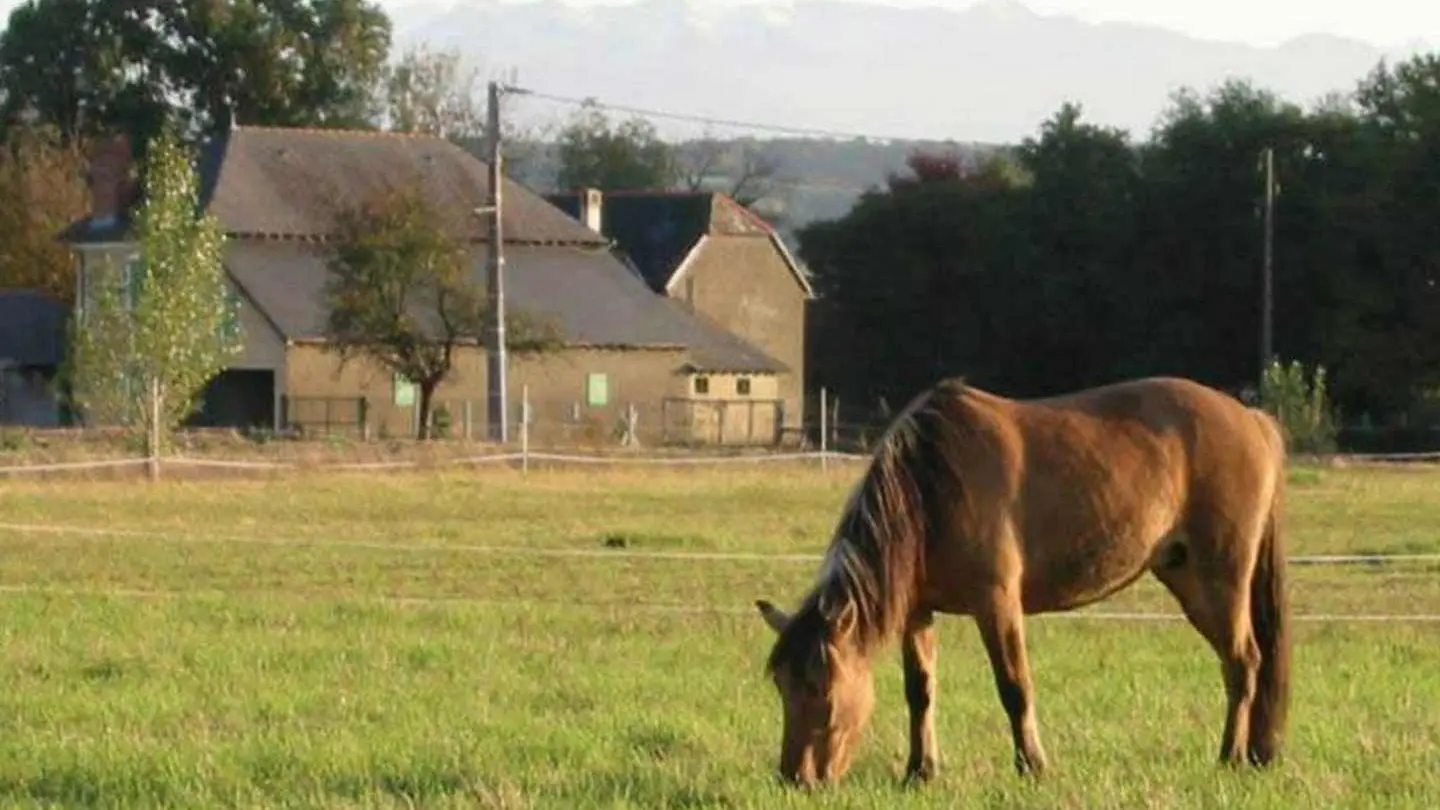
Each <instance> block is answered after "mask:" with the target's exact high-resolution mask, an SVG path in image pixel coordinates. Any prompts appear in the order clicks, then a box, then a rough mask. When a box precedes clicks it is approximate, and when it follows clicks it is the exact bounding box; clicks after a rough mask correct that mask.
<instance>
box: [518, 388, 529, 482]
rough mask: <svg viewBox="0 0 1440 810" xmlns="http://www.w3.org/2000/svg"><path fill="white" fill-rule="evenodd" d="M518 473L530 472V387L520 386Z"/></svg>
mask: <svg viewBox="0 0 1440 810" xmlns="http://www.w3.org/2000/svg"><path fill="white" fill-rule="evenodd" d="M520 471H521V472H522V473H528V472H530V386H529V385H522V386H520Z"/></svg>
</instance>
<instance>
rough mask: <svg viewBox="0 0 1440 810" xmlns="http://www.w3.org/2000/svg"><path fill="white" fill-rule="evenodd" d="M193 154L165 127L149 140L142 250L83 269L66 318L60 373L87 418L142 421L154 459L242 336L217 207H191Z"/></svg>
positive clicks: (139, 218) (139, 230) (140, 222)
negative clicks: (68, 334)
mask: <svg viewBox="0 0 1440 810" xmlns="http://www.w3.org/2000/svg"><path fill="white" fill-rule="evenodd" d="M191 159H192V155H191V154H189V153H188V151H187V150H186V149H185V148H184V147H183V146H182V145H181V143H180V140H179V138H178V136H177V135H176V134H175V133H174V132H173V131H172V130H170V129H166V130H163V131H162V133H161V135H160V136H159V137H158V138H157V139H156V141H155V142H154V143H152V144H151V145H150V149H149V152H148V157H147V159H146V162H145V173H144V174H145V179H144V201H143V202H142V203H141V205H140V207H139V209H138V211H137V213H136V218H135V240H136V245H137V248H138V256H137V258H136V260H135V261H133V262H130V263H128V264H126V265H125V266H124V267H120V268H117V267H114V266H113V265H112V266H109V267H101V268H95V270H96V271H97V272H94V273H91V272H89V271H88V270H87V273H86V286H87V287H88V288H89V289H88V290H87V295H86V300H85V301H84V302H83V304H82V307H81V315H80V318H79V319H78V321H77V322H76V323H75V324H73V325H72V335H73V343H72V351H71V357H70V358H69V363H70V369H69V370H68V372H67V375H66V376H67V377H68V378H69V379H70V380H71V384H72V390H73V392H74V396H75V399H76V403H77V404H78V405H79V406H80V408H81V409H82V410H83V411H84V412H85V413H86V415H87V417H88V419H89V420H91V421H95V422H101V423H120V424H123V425H127V426H140V427H144V428H145V430H146V435H147V437H149V451H150V452H149V454H150V457H151V458H152V459H155V458H159V457H160V455H161V454H162V452H163V445H164V442H165V439H166V437H167V435H168V434H169V433H171V432H172V431H173V430H175V429H176V428H178V427H179V426H180V424H181V423H182V422H183V421H184V420H185V419H186V418H187V417H188V416H189V415H190V414H192V413H194V412H195V411H196V409H197V407H198V406H199V400H200V395H201V393H202V392H203V390H204V388H205V386H206V384H207V383H208V382H209V381H210V380H211V379H212V378H213V377H214V376H215V375H216V374H218V373H219V372H220V371H222V370H223V369H224V368H225V366H226V364H227V362H228V361H229V360H230V359H231V358H233V357H234V356H236V354H238V352H239V350H240V348H241V346H242V342H243V337H244V336H243V334H242V333H241V330H240V326H239V320H238V311H237V306H238V304H237V301H236V299H235V298H234V297H233V296H232V294H231V292H230V288H229V286H228V284H227V282H226V277H225V270H224V266H223V264H222V262H223V258H224V250H225V236H224V233H223V231H222V230H221V227H220V223H219V221H218V220H217V219H216V218H215V217H214V216H213V215H211V214H208V213H197V209H198V205H199V178H198V176H197V174H196V172H195V170H194V168H193V166H192V165H191Z"/></svg>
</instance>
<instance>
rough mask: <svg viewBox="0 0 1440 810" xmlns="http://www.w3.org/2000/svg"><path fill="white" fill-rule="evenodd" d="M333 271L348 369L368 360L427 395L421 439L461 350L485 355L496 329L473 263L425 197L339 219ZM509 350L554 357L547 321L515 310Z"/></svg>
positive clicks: (329, 289)
mask: <svg viewBox="0 0 1440 810" xmlns="http://www.w3.org/2000/svg"><path fill="white" fill-rule="evenodd" d="M335 234H336V236H335V240H334V243H333V247H332V249H331V251H330V255H329V259H328V264H329V268H330V272H331V276H330V281H329V283H328V284H327V286H326V298H327V302H328V306H329V310H330V316H329V322H328V327H327V333H328V337H329V340H330V344H331V346H332V347H333V349H334V350H335V351H337V352H339V354H340V356H341V358H342V362H346V361H348V360H350V359H352V358H356V357H366V358H369V359H371V360H373V361H374V362H376V363H378V364H379V365H381V366H383V367H384V368H386V369H388V370H390V371H391V372H393V373H395V374H398V375H401V376H403V377H404V378H405V379H407V380H409V381H411V382H412V383H414V384H415V386H416V387H417V388H418V389H419V393H420V401H419V409H420V413H419V416H420V420H419V421H420V433H419V438H421V439H427V438H429V437H430V412H431V407H432V404H433V401H434V396H435V390H436V389H437V388H438V387H439V386H440V383H441V382H443V381H444V380H445V379H446V378H447V377H449V375H450V373H451V372H452V371H453V370H454V366H455V355H456V351H457V349H459V348H460V347H461V346H465V345H481V344H483V341H484V340H485V339H486V337H487V335H488V330H489V326H490V324H491V323H492V322H493V320H492V311H491V310H490V308H489V306H488V303H487V302H486V297H485V288H484V287H483V286H482V285H480V284H478V283H476V281H475V280H474V268H475V262H474V259H473V256H472V254H471V253H470V251H469V250H467V248H466V246H465V244H464V243H463V242H462V241H461V240H460V239H458V238H456V237H455V236H453V235H451V234H450V232H449V231H448V230H447V228H446V227H445V225H444V224H443V223H442V222H441V220H440V219H439V217H438V216H437V214H436V212H435V211H433V210H432V209H431V207H430V205H429V204H428V203H427V202H426V201H425V199H424V197H423V196H421V195H420V194H419V192H418V191H415V190H413V189H392V190H388V191H386V192H384V193H380V194H377V195H375V196H373V197H371V198H370V199H367V200H365V201H363V202H361V203H359V204H355V205H351V206H348V207H345V208H342V209H340V211H339V212H338V214H337V216H336V228H335ZM506 315H507V321H506V324H505V331H506V348H507V349H508V350H509V351H511V352H514V353H516V354H529V353H538V352H544V351H549V350H552V349H554V348H557V347H558V346H559V345H560V337H559V334H558V332H557V331H556V330H555V328H554V327H553V326H552V325H551V324H550V323H548V322H547V321H544V320H541V319H539V318H535V317H532V316H530V315H528V314H526V313H524V312H523V311H515V310H513V309H509V308H507V312H506Z"/></svg>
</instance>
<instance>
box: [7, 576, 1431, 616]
mask: <svg viewBox="0 0 1440 810" xmlns="http://www.w3.org/2000/svg"><path fill="white" fill-rule="evenodd" d="M0 594H6V595H11V596H59V597H67V598H77V597H78V598H92V599H155V600H161V599H216V598H234V597H242V598H243V597H255V598H264V599H273V598H275V597H277V596H280V597H288V598H291V599H296V600H301V601H305V600H309V599H318V598H324V599H335V598H340V599H349V600H356V601H367V602H379V603H381V604H393V605H399V606H419V607H444V606H450V605H458V606H465V607H499V608H521V609H527V610H534V609H547V610H555V609H570V610H586V611H595V610H613V611H621V612H626V613H669V614H685V615H731V616H739V615H749V614H752V613H754V612H755V608H754V607H753V606H749V605H747V606H743V607H742V606H736V605H677V604H663V603H656V602H577V601H573V600H563V601H561V600H538V599H483V598H478V597H464V596H436V597H428V596H390V595H383V594H349V593H335V592H327V591H308V592H307V591H299V592H287V591H283V590H279V591H264V590H240V591H224V590H204V591H202V590H192V591H183V590H169V591H161V590H145V589H137V588H66V587H53V586H38V585H0ZM1291 618H1292V619H1293V620H1294V621H1297V622H1315V623H1351V622H1355V623H1377V624H1410V623H1415V624H1440V613H1298V614H1294V615H1292V616H1291ZM1047 619H1060V620H1074V621H1121V622H1183V621H1186V618H1185V616H1184V615H1183V614H1180V613H1142V612H1129V611H1108V610H1077V611H1070V612H1064V613H1042V614H1037V615H1032V616H1030V620H1031V621H1036V620H1047Z"/></svg>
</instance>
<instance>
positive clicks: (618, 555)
mask: <svg viewBox="0 0 1440 810" xmlns="http://www.w3.org/2000/svg"><path fill="white" fill-rule="evenodd" d="M0 532H7V533H14V534H59V535H77V536H90V537H105V538H113V539H127V540H134V541H159V542H173V543H186V544H237V545H254V546H267V547H282V548H284V547H290V548H295V547H319V548H326V549H339V550H354V551H366V552H375V551H389V552H392V553H395V554H407V555H408V554H425V553H445V554H493V555H517V556H531V557H552V558H555V557H558V558H568V559H573V560H584V561H587V562H594V561H599V562H601V563H603V562H604V561H623V560H636V559H644V560H655V561H670V562H677V563H716V562H727V563H754V564H759V565H766V566H773V565H776V564H795V565H814V564H816V563H818V562H819V561H820V560H821V559H822V556H821V555H818V554H777V553H755V552H685V551H643V550H633V549H585V548H574V547H534V546H499V545H466V544H456V543H450V542H437V541H433V540H432V541H422V542H418V543H417V542H406V543H384V542H374V541H354V540H333V539H328V538H284V537H257V536H253V535H243V534H218V533H216V534H212V533H195V532H174V531H164V530H149V529H142V528H116V527H101V526H86V525H63V524H61V525H57V524H28V523H0ZM1289 560H1290V562H1291V563H1294V564H1297V565H1304V564H1309V565H1353V564H1366V565H1375V564H1380V563H1391V564H1398V563H1405V562H1428V563H1440V554H1394V555H1383V554H1364V555H1296V556H1292V557H1290V558H1289ZM0 594H10V595H37V594H38V595H55V596H66V597H92V598H125V599H185V598H207V597H215V596H240V597H244V596H247V595H248V596H256V597H263V598H266V599H270V598H273V597H275V596H285V597H290V598H296V599H313V598H327V599H329V598H339V597H343V598H347V599H361V600H366V601H377V602H383V603H393V604H399V605H427V606H444V605H484V606H494V607H502V606H505V607H520V608H546V609H576V610H596V609H615V610H623V611H627V612H634V611H642V612H660V613H686V614H741V613H750V612H753V611H754V609H755V608H754V606H753V604H750V603H746V604H674V603H656V602H645V601H638V602H637V601H631V600H624V601H614V602H604V601H595V600H591V601H579V602H577V601H573V600H563V601H561V600H495V599H484V598H474V597H464V596H436V597H428V596H391V595H386V594H356V593H353V592H346V593H344V594H336V593H331V592H323V591H322V592H309V591H307V592H293V593H292V592H287V591H285V590H284V589H283V588H282V589H267V590H263V591H248V590H242V591H238V592H237V591H232V590H222V591H214V590H200V589H195V590H149V589H127V588H105V587H99V588H75V587H65V586H51V585H43V584H10V585H0ZM1038 617H1039V618H1042V619H1057V620H1082V621H1086V620H1088V621H1125V622H1166V621H1176V622H1178V621H1185V617H1184V615H1183V614H1181V613H1179V612H1173V613H1167V612H1158V611H1122V610H1107V609H1105V608H1102V607H1087V608H1084V609H1080V610H1075V611H1065V612H1058V613H1046V614H1039V615H1038ZM1293 618H1294V619H1295V620H1296V621H1297V622H1317V623H1342V622H1355V623H1420V624H1436V623H1440V614H1437V613H1429V612H1415V613H1328V612H1326V613H1299V614H1296V615H1294V617H1293Z"/></svg>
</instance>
